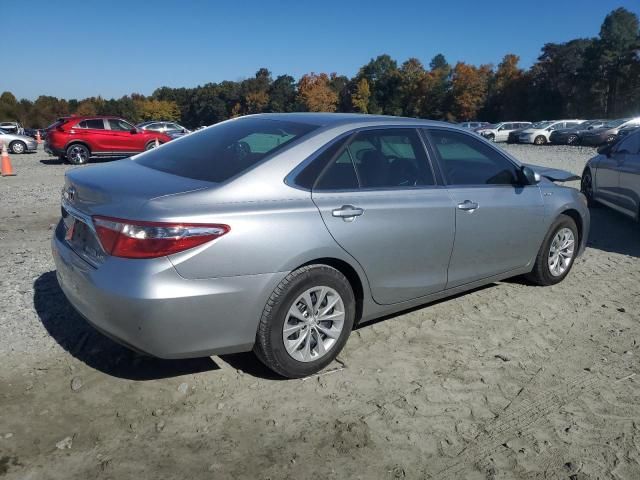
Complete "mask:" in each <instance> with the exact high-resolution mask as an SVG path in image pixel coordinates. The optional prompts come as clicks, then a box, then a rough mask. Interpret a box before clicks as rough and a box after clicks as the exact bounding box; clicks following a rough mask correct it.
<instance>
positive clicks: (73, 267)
mask: <svg viewBox="0 0 640 480" xmlns="http://www.w3.org/2000/svg"><path fill="white" fill-rule="evenodd" d="M52 250H53V257H54V260H55V263H56V269H57V272H56V273H57V277H58V282H59V284H60V287H61V288H62V290H63V292H64V294H65V295H66V297H67V298H68V300H69V302H70V303H71V304H72V305H73V306H74V308H75V309H76V310H77V311H78V312H79V313H80V314H81V315H82V316H83V317H84V318H85V319H86V320H87V321H88V322H89V323H91V324H92V325H94V326H95V327H96V329H97V330H100V331H102V332H103V333H105V334H106V335H107V336H109V337H111V338H113V339H114V340H116V341H118V342H120V343H122V344H124V345H125V346H128V347H130V348H133V349H135V350H139V351H142V352H144V353H147V354H150V355H153V356H155V357H160V358H188V357H201V356H209V355H214V354H222V353H231V352H240V351H247V350H250V349H251V348H252V346H253V343H254V341H255V335H256V331H257V326H258V322H259V320H260V316H261V313H262V310H263V308H264V306H265V304H266V302H267V299H268V297H269V295H271V293H272V292H273V290H274V289H275V287H276V286H277V284H278V283H279V282H280V281H281V280H282V279H283V278H284V277H285V276H286V274H287V273H286V272H280V273H269V274H260V275H246V276H237V277H223V278H211V279H202V280H188V279H185V278H183V277H181V276H180V275H179V274H178V273H177V271H176V270H175V268H174V267H173V265H172V264H171V263H170V262H169V260H168V259H167V258H164V257H163V258H158V259H152V260H127V259H120V258H113V257H112V258H109V259H108V260H107V261H105V263H103V264H102V265H101V266H100V267H98V268H94V267H92V266H90V265H89V264H88V263H86V262H85V261H84V260H82V259H81V258H80V257H79V256H78V255H77V254H76V253H75V252H74V251H73V250H72V249H71V248H69V246H68V245H67V244H66V242H65V241H64V240H61V239H59V238H58V237H56V236H54V238H53V240H52Z"/></svg>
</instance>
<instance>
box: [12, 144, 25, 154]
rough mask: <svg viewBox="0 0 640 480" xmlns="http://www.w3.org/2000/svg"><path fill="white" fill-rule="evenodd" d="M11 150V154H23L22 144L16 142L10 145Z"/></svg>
mask: <svg viewBox="0 0 640 480" xmlns="http://www.w3.org/2000/svg"><path fill="white" fill-rule="evenodd" d="M11 150H12V151H13V153H17V154H20V153H23V152H24V144H23V143H22V142H16V143H14V144H13V145H11Z"/></svg>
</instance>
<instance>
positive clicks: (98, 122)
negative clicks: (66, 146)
mask: <svg viewBox="0 0 640 480" xmlns="http://www.w3.org/2000/svg"><path fill="white" fill-rule="evenodd" d="M77 128H89V129H91V130H104V122H103V121H102V119H101V118H94V119H93V120H83V121H81V122H80V123H79V124H78V125H77Z"/></svg>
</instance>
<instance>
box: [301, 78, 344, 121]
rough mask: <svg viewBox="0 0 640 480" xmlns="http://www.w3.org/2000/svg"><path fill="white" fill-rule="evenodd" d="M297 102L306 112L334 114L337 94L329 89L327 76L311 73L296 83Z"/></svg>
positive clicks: (329, 83) (329, 80) (329, 84)
mask: <svg viewBox="0 0 640 480" xmlns="http://www.w3.org/2000/svg"><path fill="white" fill-rule="evenodd" d="M298 101H299V102H300V104H301V105H303V106H304V108H305V109H306V110H307V111H308V112H335V111H336V108H337V106H338V94H337V93H336V92H335V91H333V90H332V89H331V79H330V77H329V75H327V74H326V73H315V72H311V73H308V74H306V75H303V76H302V78H301V79H300V81H299V82H298Z"/></svg>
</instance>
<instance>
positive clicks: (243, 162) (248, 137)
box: [135, 117, 318, 183]
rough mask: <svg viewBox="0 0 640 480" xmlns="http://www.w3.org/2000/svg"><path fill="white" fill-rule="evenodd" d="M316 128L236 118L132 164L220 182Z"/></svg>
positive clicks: (168, 145)
mask: <svg viewBox="0 0 640 480" xmlns="http://www.w3.org/2000/svg"><path fill="white" fill-rule="evenodd" d="M317 128H318V126H317V125H310V124H306V123H296V122H287V121H281V120H271V119H265V118H255V117H246V118H238V119H235V120H230V121H227V122H223V123H221V124H219V125H216V126H214V127H211V128H207V129H205V130H202V131H200V132H197V133H194V134H193V135H189V136H188V137H184V139H180V141H174V142H169V143H166V144H165V145H163V146H162V148H158V149H153V150H150V151H148V152H146V153H144V154H142V155H140V156H138V157H137V158H136V159H135V161H136V162H138V163H139V164H141V165H144V166H146V167H149V168H153V169H155V170H160V171H162V172H167V173H171V174H173V175H179V176H181V177H187V178H194V179H196V180H204V181H208V182H216V183H220V182H224V181H226V180H229V179H230V178H231V177H234V176H236V175H238V174H240V173H242V172H244V171H245V170H247V169H249V168H251V167H253V166H254V165H256V164H257V163H259V162H260V161H261V160H262V159H264V158H265V157H266V156H268V155H271V154H273V153H275V152H277V151H278V150H280V149H281V148H283V147H284V146H285V145H288V144H289V143H291V142H292V141H294V140H296V139H299V138H301V137H303V136H304V135H306V134H308V133H310V132H311V131H313V130H315V129H317Z"/></svg>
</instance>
